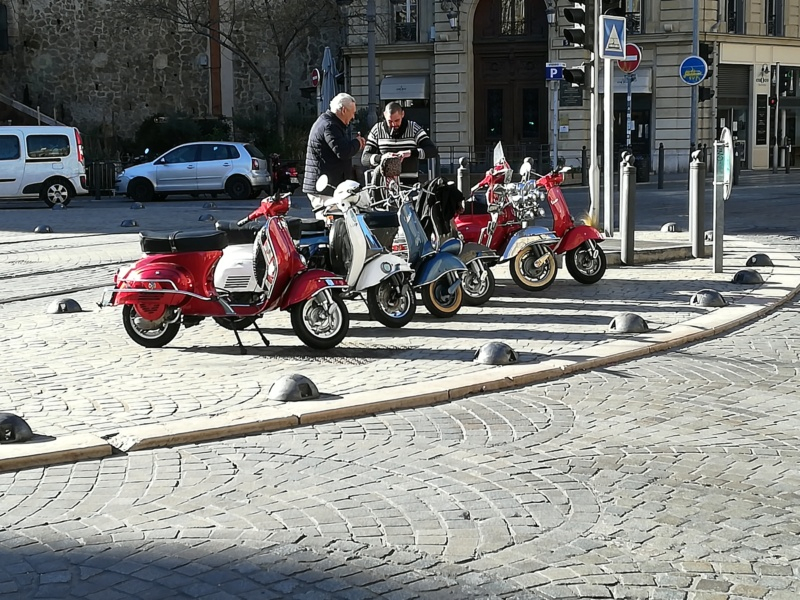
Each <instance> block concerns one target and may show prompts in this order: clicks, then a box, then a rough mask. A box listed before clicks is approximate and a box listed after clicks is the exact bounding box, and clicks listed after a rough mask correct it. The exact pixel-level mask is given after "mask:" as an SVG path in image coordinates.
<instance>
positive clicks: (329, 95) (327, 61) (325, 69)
mask: <svg viewBox="0 0 800 600" xmlns="http://www.w3.org/2000/svg"><path fill="white" fill-rule="evenodd" d="M338 76H339V71H338V69H337V68H336V62H335V61H334V60H333V56H332V55H331V49H330V47H329V46H325V52H324V53H323V55H322V107H321V112H325V111H326V110H328V108H330V104H331V100H333V97H334V96H335V95H336V78H337V77H338Z"/></svg>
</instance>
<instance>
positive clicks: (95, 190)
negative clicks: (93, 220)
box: [86, 160, 122, 197]
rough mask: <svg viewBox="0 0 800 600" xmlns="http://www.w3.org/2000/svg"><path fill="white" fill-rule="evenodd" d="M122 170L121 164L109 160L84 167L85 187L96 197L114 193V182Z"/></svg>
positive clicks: (93, 162)
mask: <svg viewBox="0 0 800 600" xmlns="http://www.w3.org/2000/svg"><path fill="white" fill-rule="evenodd" d="M121 170H122V163H121V162H118V161H111V160H95V161H92V162H90V163H87V165H86V186H87V187H88V188H89V193H90V194H94V195H95V196H96V197H99V196H101V195H104V194H105V195H109V194H113V193H114V180H115V179H116V178H117V173H119V172H120V171H121Z"/></svg>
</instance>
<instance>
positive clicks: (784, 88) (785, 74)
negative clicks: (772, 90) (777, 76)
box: [778, 68, 794, 94]
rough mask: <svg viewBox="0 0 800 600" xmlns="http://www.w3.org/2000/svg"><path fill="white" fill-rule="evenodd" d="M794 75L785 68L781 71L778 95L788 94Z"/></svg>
mask: <svg viewBox="0 0 800 600" xmlns="http://www.w3.org/2000/svg"><path fill="white" fill-rule="evenodd" d="M793 75H794V73H793V72H792V71H791V70H789V69H786V68H783V69H781V85H780V89H779V90H778V93H779V94H788V93H789V92H790V91H791V90H792V80H793Z"/></svg>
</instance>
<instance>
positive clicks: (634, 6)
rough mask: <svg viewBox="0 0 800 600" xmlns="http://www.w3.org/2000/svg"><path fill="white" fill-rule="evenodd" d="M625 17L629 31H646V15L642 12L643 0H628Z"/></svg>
mask: <svg viewBox="0 0 800 600" xmlns="http://www.w3.org/2000/svg"><path fill="white" fill-rule="evenodd" d="M625 18H626V19H627V21H626V22H627V24H628V30H627V31H628V33H644V15H643V14H642V1H641V0H626V2H625Z"/></svg>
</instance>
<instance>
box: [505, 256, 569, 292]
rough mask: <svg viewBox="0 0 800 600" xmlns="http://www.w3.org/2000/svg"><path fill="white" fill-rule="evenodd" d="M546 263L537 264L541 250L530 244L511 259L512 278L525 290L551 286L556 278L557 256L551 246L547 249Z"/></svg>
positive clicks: (533, 290)
mask: <svg viewBox="0 0 800 600" xmlns="http://www.w3.org/2000/svg"><path fill="white" fill-rule="evenodd" d="M545 252H547V254H546V255H545V261H544V264H542V265H541V266H540V267H537V266H536V264H535V263H536V261H537V260H538V259H539V258H540V257H541V255H542V254H541V250H540V249H538V248H537V247H536V246H528V247H527V248H525V249H524V250H523V251H522V252H520V253H519V254H517V255H516V256H515V257H514V260H512V261H511V269H510V270H511V278H512V279H513V280H514V282H515V283H516V284H517V285H518V286H519V287H521V288H522V289H523V290H527V291H529V292H541V291H542V290H545V289H547V288H549V287H550V286H551V285H552V284H553V282H554V281H555V279H556V271H557V270H558V265H557V264H556V256H555V254H553V251H552V250H550V249H549V248H547V249H545Z"/></svg>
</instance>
